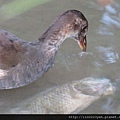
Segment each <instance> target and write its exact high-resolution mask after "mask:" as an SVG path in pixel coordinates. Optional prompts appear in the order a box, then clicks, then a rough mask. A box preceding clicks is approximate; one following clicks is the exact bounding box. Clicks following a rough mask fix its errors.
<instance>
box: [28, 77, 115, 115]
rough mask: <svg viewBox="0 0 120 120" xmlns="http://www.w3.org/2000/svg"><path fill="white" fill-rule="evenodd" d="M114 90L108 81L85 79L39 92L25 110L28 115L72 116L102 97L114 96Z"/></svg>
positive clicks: (104, 79)
mask: <svg viewBox="0 0 120 120" xmlns="http://www.w3.org/2000/svg"><path fill="white" fill-rule="evenodd" d="M115 90H116V88H115V86H114V85H113V84H112V83H111V81H110V79H107V78H102V79H101V78H92V77H87V78H84V79H81V80H75V81H72V82H69V83H65V84H62V85H58V86H55V87H52V88H49V89H47V90H45V91H43V92H41V93H40V94H39V95H37V96H36V97H35V98H33V100H31V102H30V103H29V105H28V106H27V107H26V110H27V113H30V114H72V113H73V114H74V113H78V112H80V111H82V110H84V109H85V108H87V107H88V106H89V105H90V104H92V103H93V102H94V101H96V100H98V99H99V98H101V97H102V96H105V95H111V94H114V92H115Z"/></svg>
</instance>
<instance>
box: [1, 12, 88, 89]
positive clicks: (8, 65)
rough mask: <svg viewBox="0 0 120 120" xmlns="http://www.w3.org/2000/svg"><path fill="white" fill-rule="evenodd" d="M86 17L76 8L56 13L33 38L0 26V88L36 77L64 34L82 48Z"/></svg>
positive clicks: (46, 67) (50, 61)
mask: <svg viewBox="0 0 120 120" xmlns="http://www.w3.org/2000/svg"><path fill="white" fill-rule="evenodd" d="M87 31H88V21H87V19H86V18H85V16H84V15H83V13H82V12H80V11H79V10H67V11H65V12H64V13H62V14H60V15H58V16H57V18H56V19H55V20H54V21H53V22H52V24H51V25H50V26H49V28H48V29H47V30H46V31H45V32H44V33H43V34H42V35H41V36H40V37H39V38H38V40H36V41H34V42H29V41H25V40H22V39H20V38H18V37H17V36H15V35H14V34H12V33H10V32H8V31H5V30H2V29H0V90H3V89H13V88H19V87H23V86H25V85H28V84H30V83H32V82H33V81H35V80H36V79H37V78H40V77H41V76H42V75H43V74H44V73H46V72H47V71H48V70H49V69H50V68H51V67H52V66H53V63H54V60H55V56H56V54H57V51H58V49H59V48H60V45H61V44H62V43H63V41H64V40H65V39H67V38H72V39H74V40H75V41H77V43H78V45H79V46H80V48H81V49H82V51H84V52H85V51H86V48H87V40H86V35H87Z"/></svg>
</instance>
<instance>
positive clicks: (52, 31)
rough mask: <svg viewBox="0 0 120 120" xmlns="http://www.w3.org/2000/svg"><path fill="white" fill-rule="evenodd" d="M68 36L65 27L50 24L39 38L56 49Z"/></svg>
mask: <svg viewBox="0 0 120 120" xmlns="http://www.w3.org/2000/svg"><path fill="white" fill-rule="evenodd" d="M68 37H69V34H68V33H67V31H66V28H65V27H64V26H63V27H62V26H50V27H49V28H48V30H47V31H46V32H45V33H44V34H43V35H42V36H41V37H40V38H39V41H42V42H43V43H44V44H46V45H47V46H49V47H53V48H55V49H58V48H59V47H60V45H61V44H62V43H63V41H64V40H65V39H66V38H68Z"/></svg>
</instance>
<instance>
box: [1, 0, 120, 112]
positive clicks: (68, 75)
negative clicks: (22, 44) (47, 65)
mask: <svg viewBox="0 0 120 120" xmlns="http://www.w3.org/2000/svg"><path fill="white" fill-rule="evenodd" d="M14 1H15V0H14ZM17 1H18V0H17ZM36 1H37V0H36ZM99 1H100V0H99ZM9 2H11V1H9V0H8V1H7V2H5V1H4V0H1V1H0V3H1V6H2V5H3V4H6V5H7V4H8V3H9ZM68 9H78V10H80V11H82V12H83V13H84V14H85V16H86V18H87V19H88V21H89V32H88V35H87V40H88V48H87V52H86V53H84V52H81V51H80V48H79V46H78V45H77V43H76V42H75V41H73V40H66V41H65V42H64V43H63V44H62V45H61V47H60V49H59V51H58V54H57V56H56V60H55V63H54V66H53V67H52V68H51V70H49V71H48V72H47V73H46V74H45V75H43V77H42V78H39V79H38V80H36V81H35V82H34V83H32V84H30V85H27V86H25V87H21V88H18V89H13V90H2V91H0V113H19V111H21V113H26V111H25V109H24V108H26V105H28V106H29V105H30V101H31V100H32V99H33V98H35V97H37V96H38V95H39V94H40V93H41V92H43V91H46V90H47V89H49V88H52V87H54V86H56V85H60V84H65V83H66V82H67V83H69V82H70V81H74V80H80V79H83V78H86V77H94V76H95V77H98V78H101V79H102V78H104V77H105V78H109V79H110V83H111V84H114V86H115V87H116V92H115V93H114V94H113V95H107V96H104V97H101V98H100V99H99V100H96V101H94V102H93V103H91V104H90V105H89V106H88V107H87V108H85V109H84V110H82V111H79V112H78V113H120V102H119V99H120V97H119V94H120V74H119V73H120V61H119V57H120V50H119V46H120V45H119V43H120V42H119V36H120V35H119V34H120V33H119V29H120V1H119V0H113V2H112V3H111V4H105V5H104V6H103V5H102V6H101V5H100V4H98V2H97V0H96V1H95V0H91V1H90V0H75V1H70V0H61V1H57V0H54V1H52V2H48V3H46V4H43V5H37V7H34V8H31V9H30V10H29V11H27V12H24V13H21V14H19V15H17V16H13V18H11V19H8V20H6V21H4V22H3V21H2V22H0V26H1V29H5V30H7V31H10V32H12V33H13V34H16V35H17V36H18V37H21V38H23V39H25V40H29V41H31V40H32V39H33V40H35V39H38V37H39V36H40V34H42V33H43V32H44V31H45V30H46V29H47V28H48V26H49V25H50V24H51V22H52V21H53V20H54V18H56V16H57V15H58V14H60V13H62V12H64V11H66V10H68ZM0 11H1V9H0ZM4 14H5V13H4ZM1 20H2V19H1ZM20 23H21V24H20ZM59 102H60V101H59ZM84 104H85V103H84Z"/></svg>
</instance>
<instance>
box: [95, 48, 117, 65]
mask: <svg viewBox="0 0 120 120" xmlns="http://www.w3.org/2000/svg"><path fill="white" fill-rule="evenodd" d="M95 51H96V58H97V60H96V61H95V64H96V65H98V66H103V65H104V64H110V63H115V62H116V61H117V60H118V59H119V55H118V53H117V52H116V51H115V50H114V49H113V48H112V47H108V48H106V47H103V46H98V47H95Z"/></svg>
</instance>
